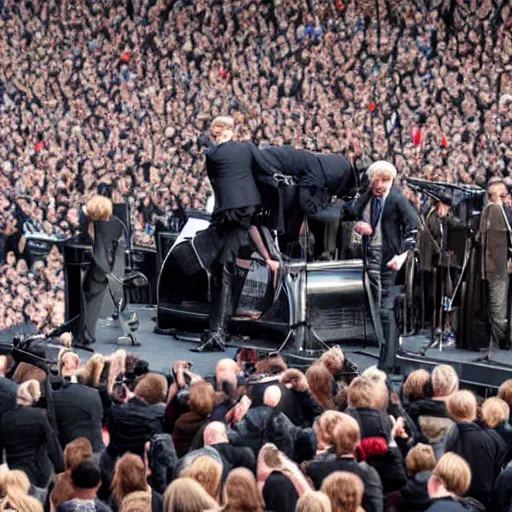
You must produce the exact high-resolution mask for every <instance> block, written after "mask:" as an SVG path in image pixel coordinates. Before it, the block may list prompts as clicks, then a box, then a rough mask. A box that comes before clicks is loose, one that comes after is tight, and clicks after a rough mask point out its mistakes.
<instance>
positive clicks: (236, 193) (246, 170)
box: [206, 141, 273, 213]
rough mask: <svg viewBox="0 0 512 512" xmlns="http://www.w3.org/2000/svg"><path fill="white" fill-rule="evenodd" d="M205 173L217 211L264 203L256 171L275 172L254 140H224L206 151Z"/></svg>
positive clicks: (215, 210) (215, 211)
mask: <svg viewBox="0 0 512 512" xmlns="http://www.w3.org/2000/svg"><path fill="white" fill-rule="evenodd" d="M206 172H207V173H208V178H209V179H210V183H211V185H212V188H213V191H214V193H215V208H214V213H218V212H221V211H223V210H230V209H235V208H244V207H246V206H257V205H259V204H261V196H260V192H259V190H258V187H257V186H256V181H255V179H254V172H263V173H265V172H267V173H268V174H273V170H272V169H271V167H270V166H269V165H268V164H267V163H266V162H265V161H264V159H263V158H262V157H261V154H260V152H259V151H258V148H256V146H255V145H254V144H253V143H252V142H232V141H230V142H224V143H222V144H216V145H213V146H211V147H210V148H208V149H207V150H206Z"/></svg>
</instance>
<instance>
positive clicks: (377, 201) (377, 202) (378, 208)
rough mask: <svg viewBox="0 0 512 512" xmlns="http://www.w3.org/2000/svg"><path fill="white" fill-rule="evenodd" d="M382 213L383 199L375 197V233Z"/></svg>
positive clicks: (373, 211) (373, 224) (373, 205)
mask: <svg viewBox="0 0 512 512" xmlns="http://www.w3.org/2000/svg"><path fill="white" fill-rule="evenodd" d="M381 213H382V197H380V196H373V202H372V229H373V230H374V231H375V227H376V226H377V224H378V223H379V219H380V214H381Z"/></svg>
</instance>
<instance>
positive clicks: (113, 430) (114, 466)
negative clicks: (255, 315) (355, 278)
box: [0, 347, 512, 512]
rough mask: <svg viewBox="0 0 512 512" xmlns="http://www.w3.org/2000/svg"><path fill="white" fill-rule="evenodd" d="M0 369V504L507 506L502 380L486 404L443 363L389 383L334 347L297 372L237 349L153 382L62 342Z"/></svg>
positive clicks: (322, 509) (129, 361)
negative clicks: (47, 363)
mask: <svg viewBox="0 0 512 512" xmlns="http://www.w3.org/2000/svg"><path fill="white" fill-rule="evenodd" d="M33 350H34V352H35V353H36V355H38V354H39V351H40V350H41V349H40V348H37V347H33ZM0 374H1V376H0V397H1V399H0V453H2V454H3V455H2V457H3V463H4V464H3V465H2V466H0V510H10V511H13V512H37V511H42V510H45V511H57V512H89V511H91V512H94V511H102V512H108V511H120V512H128V511H131V512H163V511H165V512H203V511H205V510H209V511H215V510H223V511H231V512H264V511H274V512H295V511H298V512H302V511H303V512H316V511H318V512H361V511H366V512H384V511H385V512H419V511H430V512H438V511H447V512H452V511H453V512H459V511H460V512H464V511H465V512H468V511H473V512H485V511H486V510H488V511H493V512H502V511H503V512H507V511H509V510H511V506H512V484H511V482H512V473H511V472H512V467H511V466H510V465H509V464H510V461H511V460H512V426H511V425H510V423H509V420H510V407H511V406H512V380H508V381H506V382H504V383H503V385H502V386H501V387H500V389H499V392H498V396H496V397H491V398H487V399H486V400H483V399H481V398H480V397H477V396H476V395H475V394H474V393H473V392H471V391H468V390H461V389H459V379H458V376H457V374H456V372H455V370H454V369H453V367H451V366H447V365H439V366H437V367H435V369H434V370H433V371H432V373H429V372H427V371H425V370H416V371H414V372H412V373H411V374H410V375H409V376H408V377H407V379H406V380H405V382H404V384H403V386H401V387H400V389H398V388H396V383H395V384H392V383H391V382H390V381H389V380H388V377H387V375H386V374H385V373H383V372H381V371H380V370H378V369H376V368H375V367H372V368H369V369H367V370H365V371H364V372H363V373H362V374H359V372H358V370H357V367H355V366H354V365H353V364H352V363H351V362H350V361H348V360H346V359H345V356H344V354H343V352H342V351H341V349H340V348H339V347H333V348H331V349H330V350H329V351H327V352H325V353H324V354H323V355H322V356H321V357H320V358H319V359H318V360H317V361H315V362H314V363H313V364H312V365H311V366H310V367H309V368H308V369H307V371H306V372H305V373H302V372H301V371H299V370H298V369H294V368H288V367H287V365H286V363H285V361H284V360H283V359H282V358H281V357H275V356H272V357H266V358H258V357H257V353H253V351H250V350H248V349H244V350H242V351H240V352H239V353H238V354H237V356H236V358H235V359H221V360H220V361H219V362H218V363H217V366H216V370H215V376H212V377H211V378H205V377H202V376H200V375H197V374H195V373H193V371H192V365H191V364H190V363H188V362H187V361H175V362H174V364H173V366H172V372H171V375H169V376H164V375H162V374H160V373H156V372H153V371H151V370H150V369H149V368H148V364H147V363H146V362H145V361H143V360H139V359H137V358H135V357H134V356H133V355H131V354H127V353H126V351H124V350H118V351H117V352H115V353H114V354H112V355H111V356H108V357H104V356H103V355H101V354H99V353H95V354H94V355H93V356H92V357H91V358H90V359H89V360H88V361H87V362H86V363H85V364H84V365H82V362H81V361H80V357H79V356H78V355H77V354H76V353H75V352H73V351H72V350H71V349H69V348H65V347H63V348H62V349H61V350H60V353H59V356H58V361H57V364H56V365H55V367H52V368H50V367H48V368H45V367H36V366H32V365H31V364H30V363H28V362H26V361H25V362H20V363H16V362H15V361H14V360H13V359H12V358H11V357H10V356H0ZM1 462H2V461H0V463H1Z"/></svg>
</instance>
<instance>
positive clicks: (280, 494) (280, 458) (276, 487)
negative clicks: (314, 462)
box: [256, 443, 311, 512]
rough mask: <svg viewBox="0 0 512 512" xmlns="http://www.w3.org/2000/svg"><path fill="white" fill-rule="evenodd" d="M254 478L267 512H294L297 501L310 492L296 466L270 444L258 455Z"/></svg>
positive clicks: (306, 482)
mask: <svg viewBox="0 0 512 512" xmlns="http://www.w3.org/2000/svg"><path fill="white" fill-rule="evenodd" d="M256 476H257V479H258V486H259V488H260V489H261V492H262V494H263V499H264V501H265V505H266V506H267V509H268V510H280V511H283V512H294V511H295V506H296V504H297V500H298V499H299V498H300V497H301V496H302V495H303V494H304V493H306V492H308V491H310V490H311V487H310V485H309V483H308V481H307V480H306V477H305V476H304V475H303V473H302V472H301V471H300V469H299V468H298V467H297V465H296V464H295V463H294V462H292V461H291V460H290V459H288V457H286V455H284V454H283V453H282V452H280V451H279V450H278V449H277V448H276V446H275V445H273V444H271V443H267V444H265V445H264V446H263V447H262V448H261V450H260V452H259V454H258V463H257V471H256Z"/></svg>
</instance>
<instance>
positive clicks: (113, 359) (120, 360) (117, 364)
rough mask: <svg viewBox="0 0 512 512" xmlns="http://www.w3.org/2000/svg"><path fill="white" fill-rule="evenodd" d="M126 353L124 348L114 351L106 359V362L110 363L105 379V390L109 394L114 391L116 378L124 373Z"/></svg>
mask: <svg viewBox="0 0 512 512" xmlns="http://www.w3.org/2000/svg"><path fill="white" fill-rule="evenodd" d="M127 355H128V353H127V352H126V350H125V349H124V348H120V349H119V350H116V351H115V352H114V353H113V354H111V355H110V356H108V357H107V361H108V362H109V363H110V367H109V370H108V377H107V389H108V392H109V393H110V394H112V393H113V391H114V385H115V383H116V379H117V377H119V375H123V374H124V373H125V372H126V356H127Z"/></svg>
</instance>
